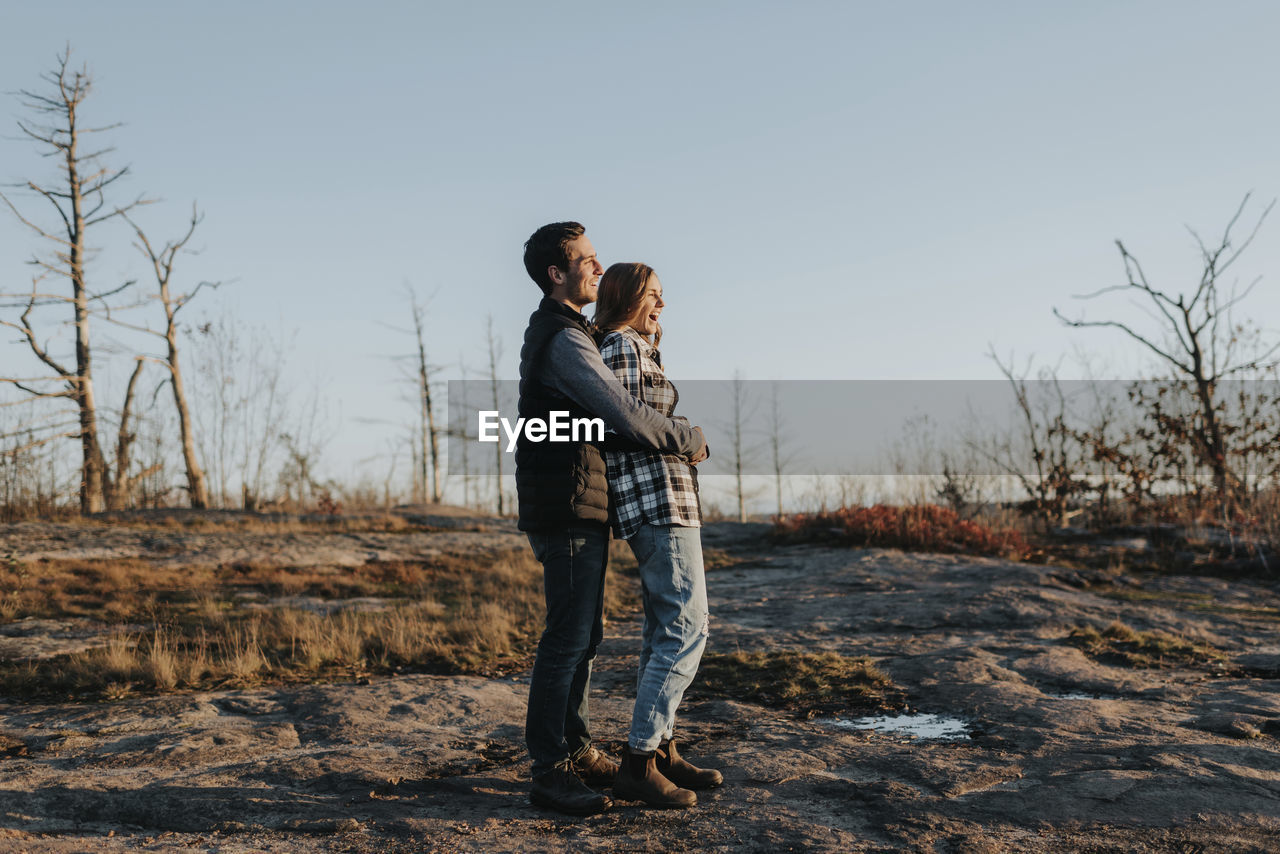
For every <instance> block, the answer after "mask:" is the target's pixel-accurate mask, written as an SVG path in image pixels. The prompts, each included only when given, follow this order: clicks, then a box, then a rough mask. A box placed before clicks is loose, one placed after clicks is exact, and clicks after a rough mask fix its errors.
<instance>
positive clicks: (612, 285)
mask: <svg viewBox="0 0 1280 854" xmlns="http://www.w3.org/2000/svg"><path fill="white" fill-rule="evenodd" d="M651 278H653V268H652V267H650V266H649V265H648V264H641V263H640V262H639V261H627V262H623V263H619V264H611V265H609V269H607V270H605V271H604V275H603V276H601V277H600V289H599V291H598V292H597V296H596V316H595V324H596V326H597V327H599V328H600V329H602V330H604V331H606V332H611V331H613V330H614V329H621V328H622V327H624V326H626V325H627V324H629V323H630V322H631V318H633V317H635V316H636V312H637V311H639V310H640V301H641V300H643V299H644V292H645V289H646V288H648V287H649V279H651ZM661 340H662V327H661V326H659V327H658V332H657V334H656V335H654V336H653V346H655V347H657V346H658V342H659V341H661Z"/></svg>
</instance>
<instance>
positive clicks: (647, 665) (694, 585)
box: [627, 522, 709, 752]
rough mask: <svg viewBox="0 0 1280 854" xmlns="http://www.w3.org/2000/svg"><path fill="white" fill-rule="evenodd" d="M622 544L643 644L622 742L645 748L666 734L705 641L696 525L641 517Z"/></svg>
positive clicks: (636, 748) (704, 590) (669, 733)
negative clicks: (636, 584)
mask: <svg viewBox="0 0 1280 854" xmlns="http://www.w3.org/2000/svg"><path fill="white" fill-rule="evenodd" d="M627 545H629V546H631V553H632V554H634V555H635V556H636V562H637V563H638V564H639V565H640V583H641V586H642V587H643V594H644V636H643V637H644V645H643V646H642V648H641V650H640V675H639V678H638V680H637V683H636V706H635V710H634V711H633V712H632V714H631V735H630V738H629V739H628V742H629V743H630V745H631V749H632V750H634V751H637V752H649V751H652V750H656V749H657V747H658V744H659V742H661V741H662V740H663V739H669V738H671V736H672V730H673V728H674V727H675V720H676V708H677V707H678V706H679V705H680V699H681V698H682V697H683V696H684V691H685V689H686V688H688V687H689V683H690V682H692V681H693V677H694V674H696V673H697V672H698V662H699V661H701V660H702V650H703V648H704V647H706V645H707V631H708V619H709V616H708V611H707V581H706V576H705V574H704V572H703V568H702V529H701V528H690V527H686V526H683V525H650V524H649V523H647V522H644V523H641V525H640V530H638V531H636V533H635V534H633V535H632V537H631V539H629V540H627Z"/></svg>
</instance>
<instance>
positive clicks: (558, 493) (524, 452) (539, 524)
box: [516, 297, 609, 531]
mask: <svg viewBox="0 0 1280 854" xmlns="http://www.w3.org/2000/svg"><path fill="white" fill-rule="evenodd" d="M565 329H580V330H582V331H583V332H585V333H586V334H587V336H588V337H592V334H593V332H594V330H593V329H592V328H591V326H590V325H589V324H588V323H587V319H586V318H585V317H583V316H582V315H581V314H578V313H577V312H576V311H573V310H572V309H569V308H566V307H565V306H563V305H561V304H560V303H558V302H556V301H555V300H553V299H551V298H549V297H546V298H543V300H542V302H541V303H539V304H538V310H537V311H535V312H534V313H533V315H532V316H531V317H530V318H529V327H528V328H527V329H526V330H525V331H524V345H523V346H522V347H521V348H520V407H519V413H520V417H521V418H525V419H528V418H541V419H543V420H546V421H550V418H551V412H552V411H553V410H554V411H567V412H568V413H569V417H570V418H592V417H594V416H593V415H592V413H590V412H587V411H586V410H585V409H583V408H582V407H581V406H578V404H576V403H574V402H573V401H572V400H570V399H569V398H567V397H565V396H564V395H562V394H560V392H558V391H556V390H555V389H554V388H552V387H551V386H549V385H547V384H546V383H544V382H542V381H541V380H540V379H539V377H541V376H542V375H543V370H544V367H543V364H542V363H543V360H544V359H545V358H546V350H547V345H548V344H549V343H550V342H551V339H552V338H553V337H554V336H555V335H556V334H557V333H559V332H562V331H563V330H565ZM516 495H517V496H518V498H519V504H520V517H519V521H518V523H517V527H519V529H520V530H521V531H537V530H541V529H544V528H558V527H564V526H565V525H571V524H575V523H577V524H581V523H582V522H599V523H601V524H605V523H608V521H609V482H608V479H607V477H606V474H605V465H604V456H603V455H602V454H601V453H600V448H599V447H597V446H596V445H595V444H592V443H590V442H548V441H542V442H530V441H529V440H528V439H526V438H525V434H524V431H521V432H520V436H519V438H518V439H517V440H516Z"/></svg>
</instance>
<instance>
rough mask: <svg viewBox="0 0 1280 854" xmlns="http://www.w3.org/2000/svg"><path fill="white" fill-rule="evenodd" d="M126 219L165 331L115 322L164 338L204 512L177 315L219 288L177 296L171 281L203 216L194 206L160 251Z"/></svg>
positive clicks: (193, 497) (193, 486)
mask: <svg viewBox="0 0 1280 854" xmlns="http://www.w3.org/2000/svg"><path fill="white" fill-rule="evenodd" d="M124 218H125V220H126V221H127V222H128V223H129V225H131V226H133V230H134V233H135V234H136V235H137V238H138V239H137V243H135V244H134V245H135V246H137V248H138V250H139V251H140V252H141V253H142V254H143V255H144V256H145V257H146V259H147V260H148V261H149V262H150V264H151V270H152V273H153V274H154V275H155V280H156V287H157V289H158V294H157V296H158V298H159V300H160V305H161V306H162V307H163V309H164V319H165V326H164V331H163V332H161V331H157V330H153V329H151V327H149V326H138V325H135V324H131V323H125V322H124V321H121V320H119V319H116V318H113V322H115V323H117V324H120V325H122V326H126V327H128V328H130V329H134V330H137V331H140V332H146V333H149V334H151V335H154V336H156V337H158V338H162V339H164V342H165V357H164V358H163V359H157V360H156V361H158V362H159V363H160V364H162V365H164V367H165V368H166V369H167V370H168V372H169V387H170V388H171V389H172V390H173V403H174V407H175V409H176V410H177V412H178V433H179V440H180V442H181V447H182V462H183V465H184V466H185V467H186V471H187V494H188V496H189V497H190V502H191V506H192V507H195V508H199V509H203V508H205V507H208V506H209V493H208V489H207V488H206V487H205V478H204V470H203V469H202V468H201V467H200V461H199V459H198V458H197V457H196V443H195V438H194V436H193V429H194V428H193V424H192V420H191V410H190V407H189V406H188V405H187V392H186V386H185V385H184V384H183V381H182V365H181V362H180V361H179V359H178V324H177V316H178V312H179V311H181V310H182V309H183V308H184V307H186V305H187V304H188V303H189V302H191V300H192V299H194V298H195V296H196V294H198V293H199V292H200V289H201V288H203V287H204V286H205V285H208V286H209V287H214V288H216V287H217V286H218V283H216V282H200V283H199V284H197V285H196V286H195V288H193V289H192V290H191V292H190V293H186V294H179V295H177V296H174V294H173V293H172V291H171V290H170V287H169V282H170V280H171V279H172V278H173V265H174V262H175V261H176V260H177V257H178V253H180V252H182V251H184V248H185V247H186V245H187V243H189V242H190V240H191V237H192V235H194V234H195V231H196V226H198V225H199V224H200V221H201V220H202V219H203V218H204V217H203V216H202V215H201V214H200V212H199V211H198V210H197V209H196V206H195V205H194V204H193V205H192V206H191V221H190V223H189V225H188V226H187V231H186V233H185V234H183V235H182V237H180V238H178V239H176V240H170V241H167V242H166V243H165V244H164V246H162V247H160V249H159V250H158V251H157V250H156V249H155V247H154V246H152V244H151V240H150V239H149V238H148V237H147V235H146V232H144V231H143V230H142V228H141V227H140V226H139V225H138V224H137V223H135V222H134V221H133V220H132V219H129V217H128V215H125V217H124Z"/></svg>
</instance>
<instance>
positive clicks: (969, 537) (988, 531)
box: [772, 504, 1029, 558]
mask: <svg viewBox="0 0 1280 854" xmlns="http://www.w3.org/2000/svg"><path fill="white" fill-rule="evenodd" d="M772 536H773V538H774V540H776V541H778V542H782V543H808V542H819V543H836V544H841V545H850V546H857V547H887V548H900V549H913V550H918V551H929V552H960V553H964V554H984V555H999V556H1001V557H1010V558H1022V557H1023V556H1025V555H1026V554H1027V553H1028V551H1029V549H1028V547H1027V544H1026V542H1025V541H1024V540H1023V538H1022V535H1021V534H1020V533H1018V532H1017V531H1015V530H1013V529H1010V528H993V527H990V526H988V525H985V524H983V523H981V522H976V521H973V520H970V519H964V518H962V517H961V516H960V515H959V514H958V513H956V511H954V510H952V509H951V508H949V507H939V506H938V505H936V504H909V505H906V506H901V507H899V506H896V505H890V504H876V505H874V506H872V507H841V508H840V509H838V510H831V511H827V512H823V513H797V514H794V515H792V516H788V517H786V518H785V519H779V520H778V521H777V522H775V523H774V529H773V532H772Z"/></svg>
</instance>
